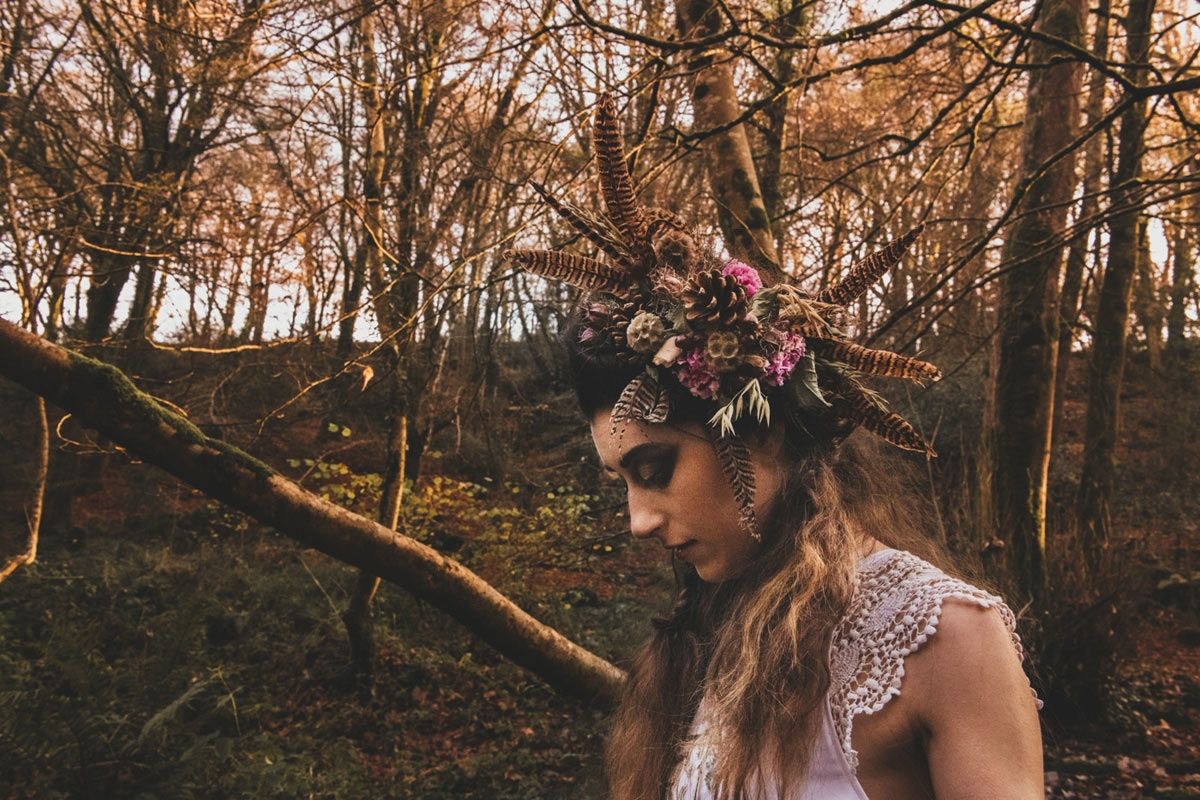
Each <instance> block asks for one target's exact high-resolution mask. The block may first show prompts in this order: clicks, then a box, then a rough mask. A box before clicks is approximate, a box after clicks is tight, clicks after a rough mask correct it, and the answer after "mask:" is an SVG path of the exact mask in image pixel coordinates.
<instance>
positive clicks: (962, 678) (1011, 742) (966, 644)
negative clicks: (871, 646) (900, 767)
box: [904, 598, 1042, 798]
mask: <svg viewBox="0 0 1200 800" xmlns="http://www.w3.org/2000/svg"><path fill="white" fill-rule="evenodd" d="M904 684H905V688H904V691H905V693H908V695H909V697H908V700H909V703H910V705H909V713H910V714H911V715H912V717H913V718H914V721H915V722H916V723H917V725H918V726H919V727H920V728H921V730H922V731H923V734H924V738H925V741H926V754H927V757H928V760H929V767H930V776H931V778H932V779H933V783H934V787H935V789H937V790H938V791H937V796H938V797H939V798H940V797H943V796H945V797H960V796H961V797H970V796H973V795H971V794H970V793H969V792H968V793H963V792H965V791H966V790H967V789H968V788H969V787H971V786H972V785H974V786H975V787H976V788H978V787H979V786H988V785H991V786H995V787H1000V786H1003V787H1004V788H1005V794H1004V796H1011V797H1040V796H1041V793H1042V757H1041V734H1040V725H1039V723H1038V719H1037V705H1036V700H1035V698H1034V695H1033V692H1032V690H1031V689H1030V688H1029V681H1028V679H1027V678H1026V677H1025V673H1024V670H1023V669H1022V667H1021V659H1020V655H1019V651H1018V649H1017V645H1016V644H1015V642H1014V641H1013V638H1012V634H1011V632H1010V631H1009V629H1008V626H1007V624H1006V623H1005V620H1004V618H1003V617H1002V616H1001V613H1000V610H999V609H998V608H997V607H995V606H992V607H985V606H983V605H980V604H978V603H974V602H971V601H967V600H962V599H957V598H947V599H946V600H945V601H944V602H943V604H942V608H941V614H940V616H939V618H938V621H937V626H936V631H935V632H934V634H933V635H932V636H931V637H930V638H929V639H928V641H926V642H925V643H924V644H923V645H922V646H921V648H920V649H918V650H917V651H916V652H914V653H912V654H911V655H910V656H909V658H908V659H907V661H906V662H905V676H904Z"/></svg>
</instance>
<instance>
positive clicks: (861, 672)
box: [829, 550, 1041, 771]
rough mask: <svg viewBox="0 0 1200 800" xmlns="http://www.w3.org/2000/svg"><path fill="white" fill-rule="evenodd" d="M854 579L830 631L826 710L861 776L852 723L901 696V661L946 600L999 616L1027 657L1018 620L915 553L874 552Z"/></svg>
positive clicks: (932, 628)
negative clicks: (838, 620) (848, 599)
mask: <svg viewBox="0 0 1200 800" xmlns="http://www.w3.org/2000/svg"><path fill="white" fill-rule="evenodd" d="M858 581H859V583H858V588H857V590H856V591H855V593H854V599H853V600H852V601H851V603H850V608H849V609H848V610H847V613H846V616H845V618H844V619H843V620H842V623H841V624H840V625H839V626H838V628H837V629H836V630H835V631H834V634H833V640H832V642H831V643H830V658H829V671H830V692H829V710H830V714H831V716H832V717H833V725H834V732H835V734H836V736H837V739H838V741H839V742H840V743H841V746H842V752H843V753H844V754H845V756H846V761H847V762H848V763H849V764H850V767H851V769H852V770H854V771H857V770H858V753H857V752H855V750H854V748H853V747H851V746H850V738H851V735H852V734H853V729H854V718H855V717H857V716H858V715H859V714H874V713H876V712H877V711H879V710H880V709H882V708H883V707H884V705H886V704H887V702H888V700H891V699H892V698H893V697H895V696H896V695H898V694H900V681H901V679H902V678H903V677H904V659H905V658H906V657H907V656H908V655H909V654H911V653H913V652H916V650H917V649H918V648H919V647H920V646H921V645H922V644H924V643H925V642H926V641H928V639H929V637H930V636H932V635H933V634H934V633H935V632H936V631H937V624H938V619H939V618H940V617H941V613H942V603H943V602H944V601H945V600H946V599H947V598H958V599H961V600H966V601H969V602H972V603H975V604H977V605H979V606H981V607H983V608H995V609H996V610H997V611H999V612H1000V616H1001V618H1002V619H1003V620H1004V625H1005V627H1007V628H1008V633H1009V636H1010V637H1011V638H1012V643H1013V647H1014V648H1016V651H1017V656H1018V657H1019V658H1020V659H1021V660H1022V661H1024V659H1025V651H1024V649H1023V648H1022V647H1021V639H1020V637H1018V636H1017V634H1016V624H1017V622H1016V618H1015V617H1014V616H1013V613H1012V610H1011V609H1010V608H1009V607H1008V606H1007V605H1005V604H1004V601H1003V600H1001V599H1000V598H999V597H997V596H996V595H994V594H989V593H988V592H985V591H983V590H982V589H977V588H976V587H974V586H972V585H970V584H969V583H965V582H963V581H960V580H958V579H957V578H952V577H950V576H949V575H947V574H946V573H944V572H942V571H941V570H940V569H938V568H937V567H935V566H933V565H932V564H930V563H929V562H927V561H924V560H922V559H920V558H918V557H916V556H914V555H913V554H912V553H906V552H904V551H901V550H882V551H880V552H877V553H872V554H871V555H869V556H867V557H866V558H864V559H863V560H862V561H860V562H859V565H858ZM1030 691H1032V689H1031V690H1030ZM1034 696H1035V698H1036V694H1035V695H1034ZM1038 708H1041V701H1038Z"/></svg>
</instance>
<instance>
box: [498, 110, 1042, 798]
mask: <svg viewBox="0 0 1200 800" xmlns="http://www.w3.org/2000/svg"><path fill="white" fill-rule="evenodd" d="M595 144H596V152H597V162H598V164H599V166H600V173H601V174H600V183H601V188H602V190H603V194H604V199H605V202H606V207H607V215H606V216H605V217H603V218H600V217H592V216H591V215H589V214H587V212H583V211H580V210H578V209H573V208H565V207H563V206H562V205H561V204H559V203H558V202H557V201H555V200H554V199H553V198H551V197H550V196H549V195H548V194H546V193H545V192H544V191H542V190H541V189H540V187H539V191H541V192H542V194H543V196H544V197H545V198H546V199H547V201H548V202H549V203H550V204H551V205H553V206H554V207H555V208H556V210H558V211H559V212H560V213H561V214H562V215H563V216H565V217H566V218H567V219H568V220H569V221H570V222H571V223H572V224H573V225H575V227H576V228H577V229H579V230H580V232H582V233H584V234H585V235H586V236H587V237H588V238H589V239H590V240H591V241H592V242H593V243H594V244H596V245H597V246H598V247H599V248H600V249H601V250H603V251H604V253H605V254H606V255H607V256H608V258H607V259H606V260H605V261H599V260H593V259H589V258H584V257H581V256H573V255H566V254H563V253H555V252H545V251H531V250H518V251H509V252H508V254H507V256H508V258H509V259H510V260H512V261H514V262H517V263H519V264H521V265H522V266H524V267H526V268H527V269H529V270H531V271H533V272H536V273H538V274H541V275H544V276H547V277H552V278H559V279H563V280H566V281H568V282H570V283H573V284H574V285H577V286H580V287H582V288H585V289H589V290H591V291H592V293H593V294H592V296H591V297H590V298H589V300H588V301H586V302H585V304H584V306H583V308H582V310H581V312H580V314H579V316H578V320H577V321H576V323H575V324H574V325H572V326H571V327H570V328H569V330H568V331H567V332H566V333H565V336H564V339H565V341H566V343H567V346H568V349H569V351H570V353H571V357H572V363H573V366H574V372H575V376H576V388H577V392H578V395H579V399H580V401H581V405H582V406H583V409H584V411H585V413H586V414H587V415H588V417H589V419H590V421H591V427H592V435H593V438H594V440H595V443H596V449H597V452H598V453H599V456H600V459H601V462H602V463H603V465H604V467H605V469H606V470H608V471H610V472H611V473H613V474H615V475H616V476H619V478H620V479H622V480H624V482H625V483H626V486H627V488H628V498H629V517H630V528H631V530H632V533H633V535H634V536H637V537H642V538H649V537H653V538H656V539H657V540H659V541H660V542H661V543H662V545H663V546H664V547H665V548H667V549H668V550H670V551H671V553H672V556H673V557H674V558H675V559H676V563H677V566H678V569H677V573H678V574H679V576H680V593H679V598H678V602H677V603H676V605H675V608H674V609H673V611H672V613H671V615H670V616H669V618H667V619H666V620H662V621H660V622H659V624H658V630H657V631H656V633H655V635H654V637H653V639H652V641H651V642H650V643H649V644H648V645H647V647H646V648H645V649H644V650H643V651H642V653H641V654H640V656H639V657H638V659H637V661H636V663H635V664H634V665H633V667H632V669H631V672H630V679H629V682H628V684H627V687H626V693H625V697H624V699H623V702H622V704H621V706H620V708H619V710H618V712H617V715H616V719H615V721H614V725H613V731H612V734H611V737H610V741H609V745H608V754H607V756H608V758H607V761H608V769H609V775H610V780H611V785H612V791H613V796H614V797H616V798H618V799H619V800H633V799H634V798H639V799H640V798H661V797H664V796H666V797H671V798H722V797H727V798H743V797H746V798H755V797H762V798H781V799H782V798H788V799H789V800H790V799H791V798H804V800H843V799H846V800H848V799H849V798H864V797H869V798H900V799H903V798H927V797H937V798H955V797H962V798H966V797H972V798H984V797H986V798H992V797H996V798H1033V797H1041V796H1042V773H1041V749H1040V739H1039V732H1038V722H1037V716H1036V701H1035V698H1034V697H1033V695H1032V692H1031V691H1030V689H1029V685H1028V682H1027V680H1026V679H1025V677H1024V674H1023V672H1022V670H1021V665H1020V661H1021V650H1020V644H1019V642H1018V641H1017V639H1016V636H1015V634H1014V633H1013V626H1014V621H1013V616H1012V613H1011V611H1009V609H1008V608H1007V607H1006V606H1005V605H1004V604H1003V602H1002V601H1001V600H1000V599H999V598H998V597H995V596H993V595H990V594H987V593H986V592H983V591H981V590H979V589H976V588H974V587H972V586H970V585H968V584H966V583H963V582H961V581H958V580H956V579H953V578H951V577H949V576H947V575H946V574H945V573H943V572H942V571H940V570H939V569H937V568H936V567H934V566H932V565H931V564H929V563H928V562H926V561H923V560H921V559H920V558H918V557H917V556H915V555H913V554H911V553H910V552H907V551H906V550H905V549H899V548H909V549H917V548H919V543H920V541H921V539H920V537H919V535H914V533H913V528H914V525H913V523H911V522H910V521H908V519H909V517H908V515H906V514H905V513H904V502H903V498H902V496H900V495H899V494H897V493H896V492H895V487H894V485H893V483H892V482H890V481H888V480H886V479H885V478H884V477H883V474H884V471H883V468H882V467H881V463H882V462H881V457H880V455H879V454H878V453H876V452H874V451H872V450H870V449H869V448H867V447H866V446H865V444H864V443H862V442H860V441H857V440H856V438H848V437H849V435H850V434H851V432H852V431H853V430H854V429H855V428H857V427H862V428H864V429H866V430H867V431H870V432H872V433H876V434H878V435H879V436H880V437H882V438H884V439H886V440H887V441H889V442H891V443H893V444H896V445H898V446H900V447H903V448H906V449H912V450H918V451H923V452H926V453H927V454H929V455H932V450H931V449H930V448H929V447H928V445H926V443H925V442H924V441H923V440H922V439H921V437H920V436H919V435H918V434H917V433H916V431H915V430H913V429H912V427H911V426H910V425H908V423H906V422H905V421H904V420H902V419H901V418H900V417H898V416H897V415H895V414H893V413H891V412H889V411H888V410H887V409H886V406H885V405H884V404H883V402H882V400H881V399H879V397H878V395H875V394H874V393H873V392H871V391H870V390H868V389H866V387H865V386H864V385H863V384H862V382H861V380H860V378H861V376H862V375H863V373H875V374H883V375H890V376H895V377H905V378H911V379H914V380H918V381H923V380H927V379H936V378H937V377H938V372H937V370H936V368H934V367H933V366H932V365H929V364H925V363H924V362H920V361H916V360H914V359H908V358H905V357H902V356H898V355H896V354H893V353H885V352H882V351H875V350H865V349H864V348H860V347H857V346H855V345H853V344H851V343H849V342H847V341H846V340H845V339H844V338H842V336H841V334H840V331H839V330H838V316H839V311H840V308H841V307H842V306H844V305H845V304H846V303H849V302H851V301H852V300H853V299H854V298H855V297H857V296H858V295H859V294H861V292H862V291H863V290H864V289H865V288H866V287H867V286H869V285H870V284H871V283H872V282H874V281H875V280H876V279H877V278H878V277H879V276H880V275H882V274H883V272H884V271H886V270H887V269H888V268H890V267H891V266H892V265H893V264H894V263H895V262H896V261H897V260H898V259H899V257H900V255H901V254H902V253H903V250H904V249H905V248H906V247H907V246H908V244H909V243H910V242H911V241H912V238H914V237H915V235H916V233H917V232H919V231H917V232H914V233H912V234H910V235H909V236H907V237H905V238H904V239H902V240H900V241H898V242H896V243H893V245H891V246H889V248H888V249H887V250H885V251H884V252H883V253H882V254H880V255H878V256H874V257H872V258H870V259H867V260H866V261H864V262H861V263H860V264H858V265H856V266H855V267H854V268H853V269H852V270H851V271H850V273H849V274H848V275H847V276H846V278H845V279H844V280H843V281H841V283H839V284H837V285H836V286H834V287H831V288H830V289H826V290H825V291H823V292H821V293H820V294H818V295H817V296H815V297H813V296H809V295H807V294H805V293H804V292H802V291H801V290H799V289H796V288H795V287H791V286H786V285H776V286H770V287H768V286H764V285H763V282H762V280H761V276H760V275H759V274H758V272H757V271H756V270H754V269H753V268H751V267H749V266H748V265H746V264H742V263H741V262H736V261H734V262H727V263H724V264H722V263H720V262H717V261H714V260H713V259H711V258H710V257H708V256H706V255H705V254H704V253H703V252H702V251H701V249H700V248H699V247H697V246H696V243H695V240H694V239H693V238H692V237H691V235H690V233H689V232H688V231H687V229H686V227H685V226H684V225H683V223H682V222H681V221H680V220H679V219H678V218H677V217H676V216H675V215H674V214H672V213H670V212H666V211H662V210H659V209H645V208H641V207H640V206H638V205H637V204H636V202H635V201H634V199H633V198H634V193H633V188H632V184H631V181H630V178H629V174H628V171H627V170H626V168H625V161H624V157H623V153H622V152H621V147H620V136H619V131H618V128H617V124H616V113H615V108H614V106H613V104H612V101H611V99H609V98H604V99H602V101H601V103H600V106H599V110H598V112H597V117H596V126H595ZM858 438H861V437H858Z"/></svg>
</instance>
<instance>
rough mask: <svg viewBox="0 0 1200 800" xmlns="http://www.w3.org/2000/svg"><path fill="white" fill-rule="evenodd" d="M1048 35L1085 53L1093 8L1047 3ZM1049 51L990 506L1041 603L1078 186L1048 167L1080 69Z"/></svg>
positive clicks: (1027, 136)
mask: <svg viewBox="0 0 1200 800" xmlns="http://www.w3.org/2000/svg"><path fill="white" fill-rule="evenodd" d="M1039 11H1040V13H1039V15H1038V16H1039V19H1038V27H1039V29H1040V30H1041V32H1042V33H1045V34H1048V35H1050V36H1054V37H1057V38H1059V39H1062V40H1064V41H1067V42H1070V43H1072V44H1075V45H1076V46H1082V45H1083V44H1084V43H1085V42H1084V39H1085V37H1084V31H1085V30H1086V25H1085V14H1086V13H1087V4H1086V3H1085V2H1083V0H1043V2H1041V3H1040V6H1039ZM1061 59H1062V54H1061V53H1060V52H1058V51H1057V50H1055V49H1054V48H1053V47H1052V46H1050V45H1048V44H1045V43H1041V42H1034V43H1032V44H1031V45H1030V51H1029V61H1030V63H1032V64H1038V65H1042V64H1047V63H1053V64H1054V66H1050V67H1046V68H1041V69H1036V70H1033V71H1031V72H1030V75H1029V89H1028V92H1027V95H1026V105H1025V125H1024V134H1023V140H1022V160H1021V173H1020V174H1021V176H1022V180H1023V181H1025V180H1027V181H1029V183H1028V191H1027V193H1026V194H1025V196H1024V197H1023V198H1022V200H1021V202H1020V204H1019V206H1018V208H1017V214H1018V218H1017V221H1016V222H1015V223H1014V224H1013V227H1012V229H1011V230H1010V231H1009V234H1008V238H1007V239H1006V240H1005V242H1004V250H1003V262H1004V263H1005V264H1006V265H1007V267H1008V270H1007V272H1005V273H1004V275H1003V277H1002V278H1001V281H1000V305H999V308H998V313H999V325H998V329H997V336H998V337H999V340H1000V341H999V363H998V364H997V371H996V376H995V377H996V381H995V391H996V398H995V410H996V416H995V419H994V424H993V425H992V426H991V429H990V430H989V431H988V432H987V435H990V437H991V439H992V441H991V453H992V459H993V463H992V470H991V472H992V475H991V479H992V480H991V484H992V492H993V498H992V502H991V507H992V508H993V509H994V512H995V514H996V519H995V523H996V524H997V528H996V530H997V531H998V532H1000V534H1001V536H1003V537H1005V538H1007V539H1008V548H1007V551H1008V556H1009V567H1010V569H1011V571H1012V576H1013V578H1014V579H1015V581H1016V586H1017V588H1018V591H1019V592H1021V593H1022V594H1024V595H1025V596H1026V597H1029V598H1037V597H1040V596H1041V593H1042V590H1043V589H1044V586H1045V580H1046V566H1045V546H1046V479H1047V471H1048V468H1049V464H1050V435H1051V425H1052V420H1051V415H1052V411H1053V407H1054V375H1055V367H1056V356H1057V351H1058V313H1057V301H1058V292H1057V289H1058V276H1059V271H1060V267H1061V263H1062V247H1061V246H1060V245H1056V244H1054V240H1055V237H1057V236H1059V235H1061V233H1062V230H1063V227H1064V225H1065V222H1066V208H1067V201H1068V200H1069V198H1070V196H1071V190H1072V188H1073V187H1074V185H1075V164H1074V158H1073V157H1071V156H1069V157H1067V158H1063V159H1061V160H1059V161H1058V162H1057V163H1056V164H1054V165H1053V166H1052V167H1051V168H1049V169H1043V167H1044V165H1045V163H1046V162H1047V161H1048V160H1049V158H1050V157H1051V156H1052V155H1053V154H1054V153H1057V152H1058V151H1059V150H1061V149H1062V148H1063V147H1064V146H1065V145H1066V144H1067V143H1068V142H1070V141H1071V139H1072V137H1073V136H1074V135H1075V132H1076V128H1077V125H1078V119H1079V105H1078V96H1079V90H1080V73H1081V68H1080V65H1079V63H1078V62H1075V61H1069V60H1061Z"/></svg>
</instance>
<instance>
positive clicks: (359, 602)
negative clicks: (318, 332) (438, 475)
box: [342, 339, 408, 686]
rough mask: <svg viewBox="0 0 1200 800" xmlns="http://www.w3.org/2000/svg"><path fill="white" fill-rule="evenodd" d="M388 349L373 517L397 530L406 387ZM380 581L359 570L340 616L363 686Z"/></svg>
mask: <svg viewBox="0 0 1200 800" xmlns="http://www.w3.org/2000/svg"><path fill="white" fill-rule="evenodd" d="M387 350H388V352H389V353H390V356H391V359H390V360H391V361H392V363H391V365H390V367H391V369H390V370H389V375H388V383H389V392H388V396H389V403H388V405H389V408H390V410H391V423H390V425H389V426H388V439H387V454H386V456H385V463H384V470H383V483H382V486H381V487H380V496H379V509H378V512H377V515H376V519H377V521H378V522H379V524H380V525H383V526H384V527H386V528H389V529H390V530H399V524H400V508H401V505H402V504H403V502H404V474H405V456H406V455H407V453H408V414H407V409H406V405H407V386H406V381H405V376H404V373H403V371H402V370H403V358H402V356H401V352H400V347H399V345H398V344H397V343H396V340H395V339H393V340H392V341H391V343H390V345H389V347H388V348H387ZM379 580H380V579H379V575H378V574H376V573H375V572H373V571H369V570H365V569H364V570H362V571H361V572H359V573H358V581H357V582H356V584H355V587H354V594H353V596H352V597H351V598H350V606H349V608H347V609H346V613H345V614H343V615H342V621H343V622H344V623H345V624H346V635H347V636H348V637H349V640H350V665H351V669H352V670H353V673H354V677H355V679H356V680H357V681H358V682H359V683H360V684H362V685H364V686H370V685H372V683H373V682H374V681H373V678H374V674H375V635H374V630H373V626H372V624H371V602H372V601H373V600H374V599H375V593H376V592H377V591H378V590H379Z"/></svg>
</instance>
